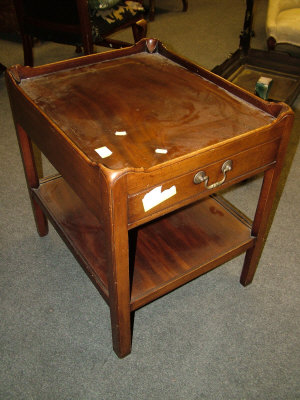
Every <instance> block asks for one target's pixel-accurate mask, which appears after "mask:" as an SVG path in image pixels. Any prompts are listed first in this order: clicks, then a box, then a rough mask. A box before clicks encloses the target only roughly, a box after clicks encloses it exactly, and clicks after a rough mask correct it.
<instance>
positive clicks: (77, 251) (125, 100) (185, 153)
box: [7, 39, 293, 357]
mask: <svg viewBox="0 0 300 400" xmlns="http://www.w3.org/2000/svg"><path fill="white" fill-rule="evenodd" d="M7 86H8V90H9V96H10V101H11V108H12V113H13V116H14V121H15V126H16V131H17V135H18V139H19V144H20V150H21V155H22V159H23V164H24V170H25V175H26V179H27V184H28V189H29V195H30V199H31V202H32V207H33V213H34V217H35V221H36V225H37V229H38V232H39V234H40V235H41V236H43V235H46V234H47V229H48V228H47V219H49V220H50V221H51V223H52V224H53V226H54V227H55V228H56V230H57V231H58V232H59V234H60V235H61V237H62V238H63V240H64V241H65V242H66V244H67V245H68V247H69V248H70V250H71V251H72V253H73V254H74V256H75V257H76V259H77V260H78V261H79V263H80V264H81V265H82V267H83V268H84V269H85V271H86V272H87V274H88V275H89V277H90V278H91V280H92V281H93V283H94V284H95V285H96V287H97V288H98V290H99V292H100V293H101V295H102V296H103V298H104V299H105V300H106V302H107V303H108V305H109V307H110V312H111V324H112V336H113V346H114V350H115V352H116V354H117V355H118V356H119V357H124V356H126V355H127V354H129V353H130V351H131V314H132V313H133V312H134V311H135V310H137V309H138V308H139V307H142V306H144V305H146V304H147V303H149V302H151V301H153V300H154V299H156V298H158V297H160V296H162V295H164V294H166V293H168V292H170V291H172V290H174V289H175V288H177V287H179V286H180V285H183V284H185V283H186V282H188V281H190V280H192V279H194V278H196V277H198V276H200V275H201V274H203V273H205V272H207V271H209V270H211V269H213V268H215V267H217V266H219V265H221V264H222V263H224V262H226V261H228V260H230V259H232V258H233V257H235V256H237V255H239V254H241V253H243V252H246V255H245V262H244V266H243V269H242V274H241V283H242V284H243V285H248V284H249V283H250V282H251V281H252V279H253V276H254V273H255V270H256V267H257V264H258V259H259V256H260V253H261V251H262V247H263V242H264V239H265V235H266V231H267V223H268V218H269V215H270V211H271V207H272V203H273V200H274V196H275V193H276V185H277V182H278V179H279V174H280V171H281V169H282V165H283V162H284V154H285V150H286V147H287V143H288V138H289V133H290V130H291V126H292V121H293V113H292V111H291V109H290V108H289V107H288V106H287V105H285V104H283V103H278V104H275V103H267V102H265V101H263V100H261V99H259V98H257V97H255V96H254V95H252V94H250V93H248V92H246V91H245V90H243V89H241V88H238V87H237V86H235V85H233V84H232V83H230V82H228V81H226V80H224V79H223V78H220V77H218V76H216V75H214V74H213V73H211V72H209V71H207V70H205V69H203V68H201V67H199V66H198V65H195V64H193V63H191V62H189V61H187V60H185V59H184V58H181V57H180V56H178V55H176V54H174V53H172V52H170V51H168V50H167V49H166V48H165V47H164V46H163V45H162V44H161V43H160V42H159V41H158V40H155V39H144V40H142V41H140V42H139V43H137V44H136V45H135V46H133V47H130V48H126V49H121V50H115V51H110V52H106V53H101V54H95V55H90V56H85V57H80V58H76V59H73V60H68V61H64V62H58V63H54V64H49V65H46V66H42V67H35V68H30V67H22V66H14V67H12V68H10V69H9V70H8V71H7ZM32 142H34V143H35V144H36V145H37V147H38V148H39V149H40V150H41V151H42V153H43V154H44V155H45V156H46V157H47V158H48V159H49V160H50V162H51V163H52V164H53V166H54V167H55V168H56V170H57V171H58V173H59V174H58V175H57V176H51V177H45V178H42V179H39V178H38V174H37V172H36V166H35V161H34V157H33V152H32ZM259 173H263V174H264V179H263V183H262V188H261V193H260V196H259V201H258V204H257V209H256V213H255V217H254V220H253V221H249V220H248V219H247V218H245V217H244V216H243V214H242V213H240V212H239V211H238V210H237V209H236V208H235V207H233V206H232V205H230V204H228V203H227V202H226V201H225V200H224V199H222V198H221V197H219V196H217V192H218V191H219V190H220V189H225V188H227V187H229V186H231V185H234V184H236V183H238V182H241V181H242V180H245V179H247V178H249V177H251V176H254V175H257V174H259Z"/></svg>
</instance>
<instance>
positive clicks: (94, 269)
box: [33, 177, 255, 310]
mask: <svg viewBox="0 0 300 400" xmlns="http://www.w3.org/2000/svg"><path fill="white" fill-rule="evenodd" d="M33 194H34V196H35V197H36V199H37V201H38V202H39V203H40V204H41V205H42V207H43V209H44V210H45V212H46V214H47V216H48V218H49V219H50V221H51V222H52V224H53V225H54V227H55V228H56V230H57V231H58V232H59V234H60V235H61V237H62V238H63V239H64V241H65V242H66V243H67V245H68V247H69V248H70V250H71V251H72V253H73V254H74V255H75V257H76V258H77V260H78V261H79V262H80V264H81V265H82V266H83V267H84V269H85V270H86V271H87V273H88V275H89V276H90V278H91V279H92V280H93V282H94V283H95V285H96V286H97V288H98V289H99V291H100V292H101V294H102V295H103V297H104V298H105V299H106V301H108V302H109V293H108V283H107V268H108V266H107V258H106V251H105V245H104V243H105V240H104V234H105V232H103V229H102V227H101V224H100V222H99V221H98V219H97V218H96V217H94V215H92V214H91V213H90V212H89V211H88V210H87V209H86V208H85V206H84V204H83V203H82V201H81V200H80V199H79V198H78V197H77V195H76V194H75V193H74V192H73V191H72V190H71V188H70V187H69V186H68V185H67V184H66V182H65V181H64V180H63V179H62V178H61V177H58V178H55V179H52V180H48V181H45V182H44V183H42V184H41V185H40V186H39V188H38V189H34V190H33ZM129 237H130V241H129V243H130V244H131V245H132V246H131V250H130V254H131V255H130V268H131V272H130V276H131V285H132V286H131V310H136V309H137V308H139V307H141V306H143V305H145V304H147V303H148V302H150V301H152V300H154V299H156V298H158V297H159V296H162V295H164V294H166V293H168V292H169V291H171V290H173V289H175V288H176V287H178V286H180V285H182V284H184V283H186V282H188V281H190V280H191V279H194V278H196V277H197V276H199V275H201V274H203V273H205V272H207V271H209V270H211V269H212V268H215V267H216V266H218V265H220V264H222V263H224V262H226V261H228V260H230V259H231V258H233V257H234V256H237V255H238V254H241V253H242V252H244V251H245V250H247V249H248V248H250V247H251V246H253V245H254V240H255V239H254V238H253V237H252V236H251V226H250V224H249V223H247V221H246V220H244V219H243V217H242V216H241V215H240V214H239V213H238V212H237V211H235V210H233V209H232V208H230V207H229V206H228V204H227V203H225V202H224V201H223V200H222V201H221V200H218V198H217V197H216V198H215V197H208V198H206V199H204V200H201V201H199V202H197V203H194V204H192V205H190V206H188V207H184V208H182V209H180V210H178V211H176V212H173V213H170V214H168V215H165V216H164V217H161V218H159V219H157V220H154V221H152V222H150V223H148V224H145V225H142V226H140V227H139V228H137V229H136V230H132V231H129Z"/></svg>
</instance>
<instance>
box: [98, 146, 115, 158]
mask: <svg viewBox="0 0 300 400" xmlns="http://www.w3.org/2000/svg"><path fill="white" fill-rule="evenodd" d="M95 151H96V152H97V153H98V154H99V156H100V157H101V158H106V157H109V156H111V155H112V152H111V151H110V150H109V148H108V147H106V146H103V147H99V149H95Z"/></svg>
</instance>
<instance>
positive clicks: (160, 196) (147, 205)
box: [142, 185, 176, 212]
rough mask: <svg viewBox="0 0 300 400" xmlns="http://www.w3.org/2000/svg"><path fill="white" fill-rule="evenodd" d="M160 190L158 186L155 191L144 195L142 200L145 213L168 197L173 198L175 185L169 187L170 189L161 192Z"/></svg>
mask: <svg viewBox="0 0 300 400" xmlns="http://www.w3.org/2000/svg"><path fill="white" fill-rule="evenodd" d="M161 188H162V187H161V186H158V187H156V188H155V189H152V190H151V191H150V192H149V193H147V194H145V196H144V198H143V200H142V201H143V206H144V210H145V212H146V211H148V210H151V208H153V207H155V206H157V205H158V204H160V203H162V202H163V201H165V200H167V199H169V198H170V197H172V196H175V194H176V186H175V185H173V186H171V187H170V189H166V190H164V191H163V192H162V191H161Z"/></svg>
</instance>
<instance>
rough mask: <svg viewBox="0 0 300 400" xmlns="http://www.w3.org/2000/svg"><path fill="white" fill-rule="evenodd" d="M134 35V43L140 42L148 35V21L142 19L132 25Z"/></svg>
mask: <svg viewBox="0 0 300 400" xmlns="http://www.w3.org/2000/svg"><path fill="white" fill-rule="evenodd" d="M132 33H133V37H134V42H135V43H136V42H138V41H139V40H141V39H143V38H145V37H146V35H147V21H146V20H144V19H140V20H139V21H137V22H136V23H135V24H134V25H132Z"/></svg>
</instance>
